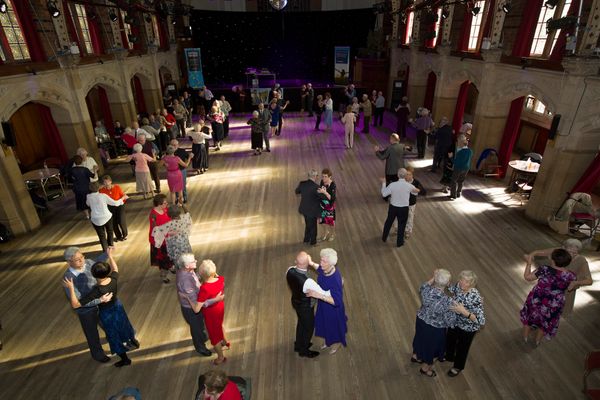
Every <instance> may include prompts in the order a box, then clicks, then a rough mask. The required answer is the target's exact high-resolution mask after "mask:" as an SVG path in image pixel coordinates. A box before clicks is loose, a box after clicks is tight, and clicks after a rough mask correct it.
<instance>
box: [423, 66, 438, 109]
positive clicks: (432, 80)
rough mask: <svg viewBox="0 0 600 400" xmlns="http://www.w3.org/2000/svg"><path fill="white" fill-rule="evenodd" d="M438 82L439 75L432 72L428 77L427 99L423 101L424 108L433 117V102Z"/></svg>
mask: <svg viewBox="0 0 600 400" xmlns="http://www.w3.org/2000/svg"><path fill="white" fill-rule="evenodd" d="M436 82H437V75H436V74H435V72H433V71H430V72H429V75H427V87H426V89H425V99H424V100H423V107H425V108H426V109H428V110H429V111H431V113H430V115H433V100H434V98H435V85H436Z"/></svg>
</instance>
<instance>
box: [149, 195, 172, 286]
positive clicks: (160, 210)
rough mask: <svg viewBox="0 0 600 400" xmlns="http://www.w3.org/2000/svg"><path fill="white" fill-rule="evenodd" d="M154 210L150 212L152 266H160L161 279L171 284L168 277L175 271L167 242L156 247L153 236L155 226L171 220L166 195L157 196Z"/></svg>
mask: <svg viewBox="0 0 600 400" xmlns="http://www.w3.org/2000/svg"><path fill="white" fill-rule="evenodd" d="M152 203H153V204H154V208H152V210H151V211H150V218H149V219H150V233H149V240H150V265H153V266H158V268H159V269H160V277H161V279H162V281H163V283H169V282H170V280H169V278H168V277H167V273H168V271H170V270H171V271H173V262H172V261H171V259H170V258H169V255H168V254H167V242H166V241H165V242H164V243H163V245H162V246H161V247H158V248H157V247H155V246H154V237H153V236H152V230H153V229H154V227H155V226H160V225H162V224H166V223H167V222H169V221H170V220H171V218H170V217H169V214H168V213H167V208H168V206H169V203H168V202H167V196H165V195H164V194H157V195H156V196H154V198H153V199H152Z"/></svg>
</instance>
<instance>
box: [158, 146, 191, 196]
mask: <svg viewBox="0 0 600 400" xmlns="http://www.w3.org/2000/svg"><path fill="white" fill-rule="evenodd" d="M176 150H177V147H175V146H173V145H168V146H167V154H166V155H165V156H163V158H162V159H161V160H160V164H161V165H164V166H165V168H166V169H167V183H168V184H169V195H170V197H171V203H172V204H175V203H176V201H177V199H179V203H180V204H183V187H184V184H183V174H182V173H181V170H180V169H179V167H183V168H187V167H188V165H190V161H192V158H193V157H194V153H192V154H190V157H188V159H187V160H186V161H183V160H182V159H181V158H179V157H178V156H176V155H175V151H176ZM176 195H177V196H176Z"/></svg>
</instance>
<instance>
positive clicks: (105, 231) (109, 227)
mask: <svg viewBox="0 0 600 400" xmlns="http://www.w3.org/2000/svg"><path fill="white" fill-rule="evenodd" d="M99 189H100V185H99V184H98V182H92V183H90V193H89V194H88V195H87V199H86V204H87V205H88V207H90V210H91V212H90V214H91V216H90V221H91V222H92V225H93V226H94V229H95V230H96V233H97V234H98V239H100V244H101V245H102V250H103V251H104V252H106V251H107V250H108V248H109V247H113V246H114V237H113V232H114V231H113V224H112V213H111V212H110V210H109V209H108V205H111V206H122V205H123V200H127V199H128V198H129V197H128V196H127V195H125V196H123V197H122V198H121V199H119V200H113V199H111V198H110V197H109V196H107V195H105V194H104V193H99V192H98V190H99Z"/></svg>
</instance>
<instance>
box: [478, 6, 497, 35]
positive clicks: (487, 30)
mask: <svg viewBox="0 0 600 400" xmlns="http://www.w3.org/2000/svg"><path fill="white" fill-rule="evenodd" d="M486 3H488V7H487V14H486V17H485V23H484V25H483V31H482V36H481V37H487V38H489V37H490V34H491V33H492V24H493V23H494V14H495V11H496V0H490V1H488V2H486Z"/></svg>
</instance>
